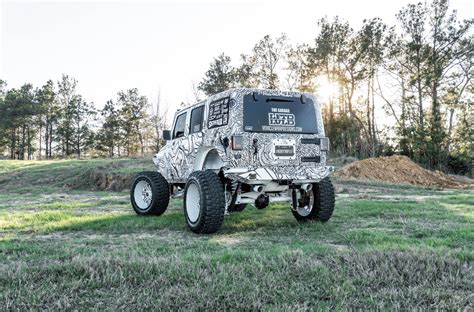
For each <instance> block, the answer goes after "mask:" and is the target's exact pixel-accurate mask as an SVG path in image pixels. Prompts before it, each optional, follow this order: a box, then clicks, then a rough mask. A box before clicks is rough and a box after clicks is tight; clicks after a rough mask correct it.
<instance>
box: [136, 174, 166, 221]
mask: <svg viewBox="0 0 474 312" xmlns="http://www.w3.org/2000/svg"><path fill="white" fill-rule="evenodd" d="M130 201H131V202H132V207H133V210H135V212H136V213H137V214H138V215H140V216H147V215H155V216H159V215H161V214H163V213H164V212H165V211H166V209H167V208H168V203H169V201H170V188H169V185H168V181H166V179H165V178H164V177H163V176H162V175H161V174H160V173H159V172H156V171H143V172H140V173H138V174H137V175H136V177H135V180H134V181H133V184H132V188H131V190H130Z"/></svg>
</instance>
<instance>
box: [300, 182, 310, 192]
mask: <svg viewBox="0 0 474 312" xmlns="http://www.w3.org/2000/svg"><path fill="white" fill-rule="evenodd" d="M301 189H302V190H304V191H306V192H309V191H311V190H312V189H313V184H311V183H305V184H301Z"/></svg>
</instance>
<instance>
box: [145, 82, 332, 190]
mask: <svg viewBox="0 0 474 312" xmlns="http://www.w3.org/2000/svg"><path fill="white" fill-rule="evenodd" d="M248 94H256V95H257V96H258V95H264V96H278V97H300V96H302V95H303V96H305V97H307V98H309V99H312V101H313V103H314V106H315V110H314V111H315V115H316V116H308V118H310V120H311V119H314V120H315V121H316V125H317V134H301V133H279V132H250V131H244V124H243V123H244V109H243V105H244V104H243V103H244V96H245V95H248ZM219 100H221V101H222V103H220V104H222V105H221V106H219V107H217V108H216V105H214V104H213V103H216V102H218V101H219ZM204 104H205V107H206V108H205V110H204V118H203V119H204V120H203V127H202V132H199V133H194V134H190V135H189V134H188V133H187V132H188V131H189V129H188V128H189V119H190V117H189V115H190V112H191V110H192V109H193V108H195V107H199V106H201V105H204ZM219 109H221V110H222V111H224V114H222V111H219V112H220V113H221V115H218V116H219V118H215V116H214V114H213V112H214V111H215V110H219ZM210 110H211V114H209V111H210ZM227 110H228V113H227V118H226V116H225V114H226V112H227ZM185 111H187V114H188V116H187V125H188V126H187V127H186V133H185V136H184V137H182V138H178V139H175V140H171V141H168V142H167V144H166V146H165V147H164V148H163V149H162V150H160V152H159V153H158V154H157V155H156V156H155V159H154V161H155V163H156V164H157V165H158V168H159V171H160V172H161V173H162V174H163V175H164V176H165V178H167V179H168V181H170V182H184V181H185V180H186V179H187V177H188V176H189V175H190V174H191V173H192V172H193V171H195V170H200V169H202V168H199V164H200V163H201V161H202V157H203V153H206V152H207V151H209V150H211V149H212V150H215V151H217V153H218V155H219V157H220V159H221V160H222V161H223V164H224V166H223V167H224V168H225V169H224V173H225V174H227V173H226V171H227V170H229V172H228V175H229V176H232V177H233V178H237V179H240V180H242V181H245V182H249V180H248V178H249V176H250V177H251V178H253V179H254V180H255V181H258V180H311V181H320V180H321V179H323V178H324V177H326V176H328V175H329V174H330V173H331V171H332V167H328V166H326V152H325V151H323V152H322V151H321V150H320V145H318V144H302V139H315V138H323V137H324V127H323V120H322V117H321V107H320V104H319V102H318V101H317V100H316V98H315V97H314V96H313V95H312V94H309V93H299V92H283V91H275V90H258V89H231V90H228V91H225V92H222V93H219V94H216V95H214V96H212V97H210V98H208V99H207V100H205V101H203V102H200V103H198V104H195V105H193V106H191V107H190V108H187V109H186V110H183V111H178V112H177V113H176V116H179V115H180V114H182V113H183V112H185ZM216 116H217V115H216ZM175 119H176V118H175ZM225 123H227V124H225ZM219 124H224V125H222V126H219ZM208 126H210V129H209V128H208ZM173 127H174V125H173ZM233 135H241V136H242V150H233V149H232V148H231V147H230V146H227V147H226V146H225V139H226V138H227V139H230V138H232V136H233ZM288 140H289V141H291V142H294V157H292V158H290V157H278V156H276V155H275V152H274V150H273V149H274V146H275V144H274V142H281V141H288ZM254 142H255V143H254ZM272 143H273V144H272ZM314 157H317V159H318V161H316V162H313V161H310V162H304V161H302V159H305V158H306V159H311V158H314ZM236 168H238V169H239V170H235V169H236ZM236 171H238V172H239V173H236ZM232 172H233V173H232Z"/></svg>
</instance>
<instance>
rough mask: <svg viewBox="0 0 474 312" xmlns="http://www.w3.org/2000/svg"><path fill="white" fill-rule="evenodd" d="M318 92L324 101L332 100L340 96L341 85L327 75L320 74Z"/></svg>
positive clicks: (317, 85)
mask: <svg viewBox="0 0 474 312" xmlns="http://www.w3.org/2000/svg"><path fill="white" fill-rule="evenodd" d="M316 94H317V95H318V96H319V97H320V99H321V100H322V101H323V102H326V101H331V100H333V99H335V98H337V97H338V96H339V85H338V83H337V82H335V81H331V80H329V79H328V78H327V77H326V76H319V77H318V78H317V79H316Z"/></svg>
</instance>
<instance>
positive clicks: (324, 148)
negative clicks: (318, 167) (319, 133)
mask: <svg viewBox="0 0 474 312" xmlns="http://www.w3.org/2000/svg"><path fill="white" fill-rule="evenodd" d="M320 147H321V151H329V138H321V140H320Z"/></svg>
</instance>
